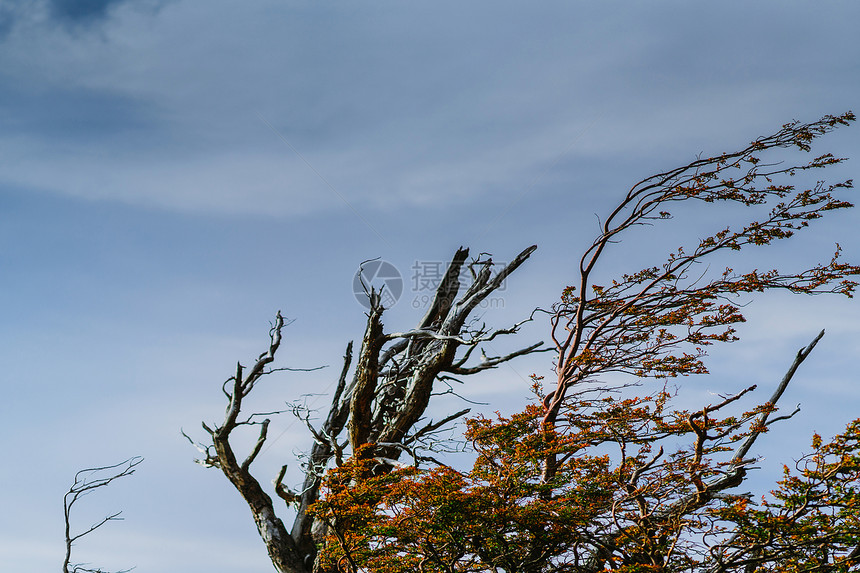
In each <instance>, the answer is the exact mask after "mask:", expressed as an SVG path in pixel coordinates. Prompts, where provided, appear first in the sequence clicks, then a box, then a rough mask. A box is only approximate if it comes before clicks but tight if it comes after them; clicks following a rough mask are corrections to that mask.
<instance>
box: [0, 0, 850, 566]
mask: <svg viewBox="0 0 860 573" xmlns="http://www.w3.org/2000/svg"><path fill="white" fill-rule="evenodd" d="M858 19H860V5H858V4H857V3H855V2H848V1H842V2H840V1H832V2H817V3H814V4H813V3H808V2H784V1H780V2H775V1H774V2H757V3H747V2H732V1H727V2H720V3H699V2H680V1H678V2H662V1H656V2H649V3H639V2H632V1H628V2H622V1H607V2H601V3H596V2H576V1H568V2H555V1H547V2H542V3H535V2H529V3H527V2H498V1H495V2H484V1H475V2H468V3H462V2H457V3H454V2H447V1H439V2H432V3H430V2H425V3H417V2H375V1H374V2H362V3H354V2H353V3H347V2H338V1H335V2H328V3H320V2H293V1H288V0H277V1H276V0H257V1H254V2H241V3H240V2H224V1H222V0H206V1H202V0H139V1H134V0H87V1H71V0H3V1H2V2H0V158H2V159H0V297H2V298H0V301H2V317H3V321H2V323H0V324H1V325H2V326H0V357H2V360H3V364H4V368H3V369H2V372H3V373H2V375H0V384H2V386H0V387H2V389H3V400H2V401H0V430H2V436H3V437H2V441H0V443H2V446H3V451H4V463H3V464H2V465H0V483H2V484H3V486H4V487H3V488H2V490H0V507H3V511H2V512H0V562H2V563H3V568H4V570H9V571H17V572H19V573H30V572H33V573H35V572H40V573H41V572H43V571H50V570H52V569H53V570H58V569H59V568H60V565H61V563H62V557H63V549H64V547H63V529H62V528H63V520H62V496H63V494H64V493H65V491H66V490H67V489H68V487H69V486H70V485H71V481H72V479H73V477H74V474H75V472H76V471H77V470H78V469H81V468H85V467H92V466H100V465H106V464H111V463H116V462H118V461H121V460H123V459H125V458H128V457H131V456H137V455H139V456H143V457H144V458H145V461H144V462H143V464H142V465H141V466H139V468H138V471H137V472H136V473H135V474H134V475H133V476H131V477H128V478H125V479H124V480H122V481H121V482H117V483H116V484H114V485H113V486H111V488H109V489H106V490H103V491H100V492H98V493H95V494H93V495H91V496H89V497H87V498H86V499H85V501H84V502H82V506H81V511H80V513H79V514H76V516H73V519H74V520H75V521H74V523H73V525H74V524H76V525H79V526H81V527H83V526H86V525H87V524H88V520H92V519H98V518H99V517H101V516H103V515H106V514H108V513H111V512H113V511H116V510H119V509H121V510H123V517H124V518H125V520H124V521H122V522H118V523H111V524H108V526H106V527H105V528H103V529H101V530H99V531H98V532H96V533H95V534H94V535H93V536H90V537H88V538H86V539H84V540H82V541H81V542H80V543H79V545H78V547H77V549H76V554H75V560H77V561H89V562H92V563H94V564H97V565H99V566H102V567H105V568H111V569H120V568H123V567H128V566H137V571H140V572H147V573H168V572H173V571H184V572H186V573H203V572H206V573H226V572H228V571H229V572H233V571H237V570H239V571H243V572H248V573H258V572H260V573H262V572H268V571H271V570H272V567H271V564H270V563H269V561H268V558H267V556H266V552H265V548H264V547H263V545H262V543H261V542H260V541H259V539H258V537H257V533H256V531H255V529H254V525H253V521H252V520H251V517H250V514H249V512H248V510H247V508H245V507H244V505H243V503H242V500H241V499H240V498H239V496H238V494H237V493H236V492H235V491H233V490H232V489H231V486H230V485H229V483H228V482H227V481H226V479H224V477H223V476H221V475H220V474H219V473H218V472H217V471H216V470H206V469H203V468H201V467H199V466H197V465H195V464H194V463H193V461H192V460H193V458H194V457H195V454H197V452H196V451H195V450H194V448H192V447H191V445H190V444H188V442H187V441H185V440H184V439H183V438H182V436H181V434H180V430H181V429H184V430H185V431H186V432H189V433H191V434H192V435H194V436H195V437H197V438H199V439H202V438H203V433H202V430H200V425H199V424H200V421H201V420H207V421H209V422H210V423H214V422H217V420H218V419H219V416H222V415H223V408H224V405H225V404H224V401H223V397H222V395H221V393H220V384H221V383H222V382H223V381H224V380H225V379H226V378H228V377H229V376H230V375H231V374H232V371H233V368H234V367H235V363H236V361H237V360H241V361H244V362H245V363H248V362H249V361H250V360H252V359H253V357H255V356H257V354H259V353H260V352H262V351H263V350H265V345H266V343H267V340H268V339H267V332H268V328H269V324H270V321H271V320H272V319H273V318H274V316H275V313H276V312H277V311H278V310H281V311H282V312H283V314H284V315H285V316H286V317H288V318H289V319H291V320H293V322H292V323H291V324H290V325H289V326H288V327H287V328H286V329H285V331H284V343H283V347H282V349H281V351H280V357H279V362H278V364H279V365H281V366H290V367H296V368H310V367H316V366H328V368H325V369H322V370H319V371H315V372H310V373H298V372H296V373H284V375H283V376H280V377H278V378H275V377H270V378H269V379H267V380H266V385H265V386H263V387H261V388H260V391H259V394H258V395H257V396H256V397H255V398H256V400H257V401H256V402H253V403H252V406H256V407H259V409H260V410H266V409H272V408H277V407H281V406H282V405H283V404H285V403H289V402H292V401H295V400H300V401H304V402H306V403H307V404H308V405H309V406H310V407H322V405H323V404H325V403H326V402H325V393H326V392H327V391H329V390H330V389H331V384H332V382H333V381H334V379H335V378H336V376H337V372H338V371H339V369H340V360H341V358H340V357H341V356H342V354H343V350H344V347H345V346H346V343H347V342H348V341H349V340H356V342H358V341H359V340H360V337H361V334H362V330H363V320H364V314H363V312H364V308H363V307H362V306H361V304H359V301H357V300H356V298H355V296H354V294H353V277H354V275H355V272H356V269H357V268H358V265H359V264H360V263H361V262H362V261H365V260H368V259H374V258H377V257H379V258H380V259H381V260H384V261H387V262H389V263H391V265H393V266H394V267H395V268H397V269H398V270H399V272H400V274H401V276H402V279H403V292H402V294H401V296H400V299H399V300H398V302H397V304H396V305H394V306H393V307H392V308H391V309H390V310H389V311H387V312H386V318H385V320H384V322H385V325H386V328H387V329H388V330H391V331H395V330H405V329H408V328H410V327H411V326H413V325H414V323H415V322H417V321H418V320H419V318H420V316H421V314H422V309H423V308H424V306H425V305H426V298H427V296H428V291H426V290H422V288H420V280H418V279H419V278H420V277H417V276H416V274H420V273H429V272H430V271H429V270H427V269H432V268H437V267H438V266H439V265H442V264H444V263H445V262H446V261H447V260H449V259H450V257H451V256H452V255H453V253H454V251H455V250H456V249H457V247H459V246H461V245H464V246H468V247H470V248H471V249H472V252H473V254H477V253H480V252H488V253H492V254H493V255H494V260H496V261H506V260H510V259H511V258H512V257H513V256H515V255H516V253H518V252H519V251H521V250H522V249H524V248H525V247H527V246H529V245H532V244H537V245H538V250H537V251H536V252H535V254H534V255H533V256H532V257H531V259H530V260H529V261H528V262H527V263H526V264H525V265H524V266H523V267H522V269H521V270H519V271H518V272H517V273H516V274H515V275H513V276H512V277H511V278H510V279H509V280H508V282H507V284H506V286H505V290H504V291H503V292H501V293H499V297H498V300H497V301H496V302H495V304H494V308H487V309H481V310H482V313H483V314H482V318H483V319H484V320H486V321H487V322H488V323H490V324H495V325H498V326H507V325H508V324H510V323H512V322H515V321H517V320H519V319H521V318H523V317H524V316H526V315H528V313H529V311H530V310H531V309H532V308H534V307H537V306H542V307H549V306H550V305H552V303H553V302H555V301H556V300H557V299H558V296H559V294H560V292H561V289H562V288H563V287H564V286H565V285H566V284H567V283H568V282H572V281H573V279H574V277H575V274H574V269H575V266H576V262H577V260H578V257H579V254H580V253H581V252H582V250H583V249H584V248H585V247H586V246H587V244H588V243H589V242H590V240H591V239H592V238H593V237H594V235H595V233H596V229H597V223H596V221H597V220H598V217H599V216H600V215H601V214H602V213H606V212H607V211H608V210H609V209H610V208H611V207H612V206H613V205H614V202H615V201H617V200H618V199H619V198H620V197H621V196H622V194H623V193H624V192H625V191H626V190H627V189H628V188H629V187H630V186H631V185H632V184H633V183H635V182H636V181H638V180H640V179H642V178H644V177H646V176H648V175H650V174H652V173H655V172H658V171H662V170H665V169H669V168H672V167H675V166H678V165H683V164H686V163H688V162H689V161H691V160H693V159H694V158H695V157H696V156H697V155H698V154H706V155H709V154H715V153H720V152H722V151H730V150H732V149H736V148H739V147H741V146H743V145H745V144H746V143H748V142H749V141H751V140H752V139H754V138H755V137H757V136H759V135H764V134H767V133H771V132H773V131H775V130H777V129H778V128H779V127H780V126H781V125H782V124H784V123H786V122H788V121H791V120H793V119H798V120H804V121H809V120H814V119H816V118H818V117H820V116H821V115H824V114H838V113H842V112H845V111H847V110H850V109H853V110H854V111H860V109H858V108H860V106H858V101H857V98H858V95H857V94H860V40H857V39H856V30H855V29H854V28H855V27H856V22H857V21H858ZM851 38H855V39H854V40H852V39H851ZM858 134H860V131H858V127H856V126H854V127H850V128H843V129H841V130H839V131H837V132H835V133H833V134H831V135H828V136H827V137H826V138H824V139H823V140H822V141H821V142H820V144H818V146H817V147H816V150H820V151H821V152H822V153H824V152H828V151H829V152H833V153H834V154H836V155H838V156H844V157H848V158H850V159H849V161H847V162H846V163H844V164H843V165H840V166H837V167H836V168H833V169H831V170H828V172H826V173H816V174H815V176H816V177H826V178H827V179H828V180H830V181H838V180H843V179H848V178H851V177H853V176H854V175H856V174H857V173H858V170H860V135H858ZM797 183H798V184H802V183H807V184H810V183H811V182H810V181H807V180H805V179H804V178H803V177H799V178H798V181H797ZM717 213H718V214H717V215H714V214H711V213H704V212H702V210H701V208H697V209H687V210H682V211H681V212H679V214H678V217H677V218H676V220H675V221H674V222H673V223H672V224H669V225H666V226H659V227H653V228H648V229H641V230H637V232H636V234H634V235H633V236H632V237H631V238H630V239H628V240H627V241H626V242H622V243H621V244H619V245H615V246H614V252H613V253H612V257H610V258H609V259H608V262H607V266H606V267H605V268H604V269H602V272H605V273H607V276H610V275H612V273H616V272H623V271H625V270H626V271H631V270H635V269H634V268H631V265H638V264H639V262H641V261H649V260H650V261H651V262H652V263H659V261H660V260H661V259H662V257H663V255H664V253H665V252H666V251H668V250H669V249H671V248H673V247H675V246H677V245H678V244H681V243H683V242H684V240H685V238H686V241H687V242H688V243H690V242H693V241H695V239H696V238H698V237H701V236H704V235H705V233H707V232H708V231H710V230H716V228H717V227H719V226H720V224H722V219H721V217H724V216H725V217H734V216H736V215H737V213H736V212H729V211H719V212H717ZM740 216H743V214H742V213H741V214H740ZM858 225H860V215H858V212H856V211H851V212H841V213H835V214H833V216H832V217H829V218H828V220H827V221H825V222H823V223H822V224H819V225H815V226H813V227H812V229H811V230H810V231H808V232H807V233H804V234H803V236H799V237H798V238H797V240H792V242H791V243H789V244H787V245H781V246H778V247H774V248H773V249H771V250H770V251H768V252H766V253H764V252H757V251H754V252H752V253H751V254H750V255H749V256H747V255H745V257H746V258H744V259H743V260H742V261H740V264H742V265H744V266H746V267H750V268H757V267H770V266H774V265H782V266H784V267H786V268H788V267H791V266H792V265H798V266H799V265H810V264H814V263H815V262H817V261H819V260H829V257H830V255H831V254H832V252H833V248H834V244H835V243H836V242H838V243H840V245H841V246H842V247H843V249H844V254H845V257H846V259H847V260H849V261H854V262H857V261H860V232H858V230H857V229H858ZM416 269H424V270H416ZM416 283H418V284H416ZM744 312H745V314H746V316H747V318H748V322H747V323H746V324H744V325H743V326H742V327H741V329H740V331H739V334H740V336H741V341H740V342H737V343H735V344H732V345H730V346H728V347H726V348H722V349H715V350H714V352H713V353H712V357H711V361H710V362H709V365H710V366H711V370H712V375H711V376H708V377H704V378H699V379H691V380H684V381H681V383H682V384H683V386H684V388H685V389H687V388H689V389H690V390H689V392H691V399H698V400H700V402H699V403H700V404H701V401H707V400H708V399H709V398H710V397H711V396H712V394H713V393H723V392H730V391H733V390H738V389H740V388H743V387H745V386H747V385H750V384H759V385H760V387H761V388H763V390H761V391H760V394H761V399H762V400H764V399H766V397H767V396H768V395H769V392H768V390H767V388H772V387H773V386H774V385H775V384H776V383H777V382H778V380H779V379H780V378H781V376H782V374H783V372H784V370H785V368H787V366H788V364H789V363H790V361H791V359H792V357H793V355H794V353H795V352H796V350H797V349H798V348H799V347H801V346H803V345H805V344H806V343H808V342H809V341H810V340H811V339H812V338H813V337H814V336H815V334H816V333H817V332H818V331H819V330H820V329H821V328H825V329H826V330H827V335H826V336H825V338H824V339H823V341H822V342H821V344H820V345H819V347H818V348H817V349H816V350H815V352H814V353H813V355H812V356H811V357H810V358H809V360H808V361H807V362H806V363H805V364H804V365H803V367H802V369H801V371H800V372H799V374H798V376H797V378H796V380H795V382H794V383H793V386H792V387H791V388H790V390H789V392H788V393H787V394H786V396H785V398H784V400H785V401H786V403H787V404H789V405H790V406H793V405H794V404H795V403H801V405H802V411H801V413H800V414H798V415H797V416H796V417H795V418H794V419H793V420H791V421H789V422H788V423H786V424H785V426H784V429H782V430H781V431H780V433H779V434H778V435H776V436H773V435H769V436H766V440H764V442H763V443H762V444H761V445H762V450H761V451H760V452H759V454H761V455H762V456H763V458H762V462H761V464H760V465H761V466H762V470H760V471H761V472H762V475H765V476H766V475H770V474H769V473H768V472H776V473H778V471H779V469H780V468H781V464H782V463H790V462H791V460H792V459H793V457H797V456H798V455H799V454H800V453H802V452H803V451H808V443H809V436H810V434H811V432H813V431H818V432H821V433H822V434H824V435H832V434H833V433H835V432H838V431H839V430H840V427H841V426H844V424H845V423H846V422H848V421H849V420H850V419H851V418H852V417H854V416H856V412H857V405H858V403H860V390H858V384H857V375H856V361H855V357H856V356H857V351H858V348H860V326H858V324H860V312H859V311H858V307H857V303H856V301H853V300H848V299H841V298H835V297H814V298H796V297H790V296H783V295H779V296H764V297H759V298H756V299H755V300H753V301H751V302H750V304H749V305H748V306H746V307H745V308H744ZM548 332H549V331H548V325H547V324H546V322H545V321H541V320H537V321H535V322H534V323H531V324H529V325H527V326H526V327H525V329H524V331H523V332H522V333H521V335H518V337H517V339H516V340H514V341H506V342H500V343H499V346H498V349H495V348H492V349H490V350H496V351H497V352H501V351H503V350H505V349H512V348H514V347H516V345H517V344H519V345H521V346H525V345H527V344H530V343H531V342H534V341H537V340H547V339H548ZM531 373H535V374H538V375H547V376H551V375H552V365H551V362H550V359H549V358H548V357H547V355H538V356H535V357H530V358H528V359H525V360H523V361H520V362H517V363H514V364H512V365H511V366H510V367H508V368H503V369H499V370H497V371H492V372H490V373H487V374H484V375H481V376H480V377H477V378H475V379H474V380H472V381H470V382H469V383H468V384H467V385H464V387H463V388H461V389H458V391H460V392H461V393H462V394H463V395H464V396H467V397H469V398H470V399H472V400H474V401H477V402H482V403H484V404H485V405H476V406H474V407H475V409H476V411H484V412H493V411H494V410H501V411H513V410H515V409H516V408H517V407H520V406H522V405H523V404H524V403H525V400H527V399H528V397H529V381H528V376H529V374H531ZM446 400H447V401H446ZM460 407H461V406H460V403H459V402H458V401H457V400H456V399H452V398H450V397H444V398H443V400H442V401H441V402H440V403H439V404H438V405H437V406H436V410H434V411H435V412H437V413H444V412H445V411H451V410H452V409H454V408H456V409H459V408H460ZM446 409H447V410H446ZM270 435H271V436H272V438H270V442H269V444H268V446H267V448H266V449H265V451H264V452H263V453H262V454H261V456H260V458H259V460H258V461H257V462H255V466H257V469H258V475H259V476H260V479H261V481H262V482H264V483H268V482H269V480H270V479H273V478H274V477H275V476H276V474H277V469H278V468H279V467H280V465H281V464H283V463H288V464H289V465H290V468H291V470H290V471H291V473H290V474H289V476H292V479H293V480H294V481H297V480H298V479H299V478H298V473H297V469H298V467H299V462H298V461H296V459H295V455H294V454H295V453H296V452H301V451H304V450H306V449H307V447H308V445H309V436H308V435H307V432H304V431H302V429H301V427H300V426H299V425H298V424H296V423H295V421H294V420H293V419H291V418H290V417H289V416H284V417H282V418H280V419H278V420H276V421H274V422H273V426H272V430H270Z"/></svg>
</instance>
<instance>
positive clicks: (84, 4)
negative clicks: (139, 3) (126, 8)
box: [48, 0, 127, 24]
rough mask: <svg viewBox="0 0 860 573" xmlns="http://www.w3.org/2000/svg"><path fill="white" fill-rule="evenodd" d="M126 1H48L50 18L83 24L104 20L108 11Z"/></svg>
mask: <svg viewBox="0 0 860 573" xmlns="http://www.w3.org/2000/svg"><path fill="white" fill-rule="evenodd" d="M126 1H127V0H48V9H49V13H50V15H51V17H52V18H54V19H55V20H58V21H61V22H72V23H76V24H77V23H83V22H91V21H93V20H101V19H104V18H105V17H106V16H107V15H108V11H109V10H110V9H112V8H113V7H115V6H118V5H120V4H124V3H125V2H126Z"/></svg>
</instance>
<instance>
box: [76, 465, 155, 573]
mask: <svg viewBox="0 0 860 573" xmlns="http://www.w3.org/2000/svg"><path fill="white" fill-rule="evenodd" d="M141 462H143V458H142V457H140V456H135V457H133V458H129V459H127V460H125V461H122V462H120V463H118V464H114V465H110V466H101V467H94V468H87V469H83V470H80V471H79V472H77V473H76V474H75V482H74V483H73V484H72V486H71V487H70V488H69V491H67V492H66V494H65V495H64V496H63V514H64V517H65V535H66V556H65V559H64V560H63V573H75V572H81V573H83V572H95V571H99V572H101V571H102V570H101V569H90V568H87V567H85V566H84V565H83V564H78V565H70V562H71V558H72V546H73V545H74V543H75V541H77V540H78V539H81V538H82V537H84V536H86V535H89V534H90V533H92V532H93V531H95V530H97V529H99V528H100V527H101V526H103V525H104V524H106V523H108V522H110V521H120V520H122V518H121V517H120V515H121V514H122V512H121V511H117V512H115V513H112V514H109V515H107V516H105V517H104V518H102V519H101V520H99V521H97V522H95V523H94V524H92V525H91V526H89V527H88V528H87V529H85V530H83V531H81V532H80V533H77V534H72V532H71V529H72V527H71V514H72V508H73V507H74V505H75V503H77V502H78V501H79V500H80V499H81V498H82V497H84V496H86V495H89V494H90V493H92V492H93V491H95V490H97V489H100V488H103V487H107V486H109V485H110V484H111V483H113V482H114V481H116V480H118V479H120V478H123V477H126V476H130V475H132V474H133V473H134V472H135V468H137V466H138V465H140V463H141ZM70 567H71V568H70ZM124 571H129V570H128V569H126V570H124ZM105 573H106V572H105ZM120 573H122V572H120Z"/></svg>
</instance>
